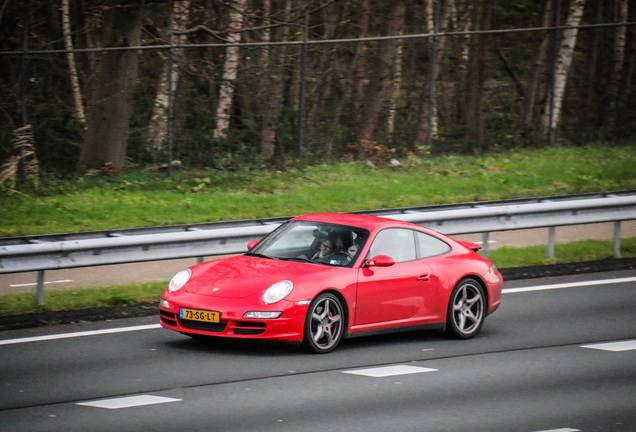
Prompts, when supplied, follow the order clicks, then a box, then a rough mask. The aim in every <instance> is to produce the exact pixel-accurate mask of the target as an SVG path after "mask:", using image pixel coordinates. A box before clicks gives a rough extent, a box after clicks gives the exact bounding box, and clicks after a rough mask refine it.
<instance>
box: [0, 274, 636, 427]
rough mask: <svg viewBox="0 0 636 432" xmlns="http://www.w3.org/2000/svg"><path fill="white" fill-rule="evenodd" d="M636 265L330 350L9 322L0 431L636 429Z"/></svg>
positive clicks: (126, 325)
mask: <svg viewBox="0 0 636 432" xmlns="http://www.w3.org/2000/svg"><path fill="white" fill-rule="evenodd" d="M635 309H636V271H633V270H631V271H622V272H613V273H602V274H594V275H577V276H570V277H559V278H551V279H535V280H531V281H530V280H526V281H514V282H512V283H509V284H507V286H506V291H505V293H504V296H503V305H502V306H501V308H500V309H499V310H498V311H497V312H496V313H495V314H494V315H492V316H490V317H488V318H487V319H486V323H485V325H484V327H483V329H482V332H481V333H480V335H478V337H476V338H475V339H473V340H468V341H455V340H449V339H445V338H444V337H442V336H440V335H438V334H436V333H427V332H410V333H401V334H394V335H384V336H371V337H364V338H357V339H348V340H345V341H343V343H342V344H341V346H340V347H339V348H338V349H337V350H336V351H335V352H333V353H331V354H327V355H312V354H306V353H304V352H302V351H299V350H298V349H296V348H295V347H291V346H287V345H278V344H266V343H258V342H241V341H218V342H214V343H206V344H203V343H199V342H196V341H194V340H191V339H189V338H187V337H185V336H182V335H180V334H176V333H173V332H170V331H168V330H164V329H161V328H159V327H158V325H157V318H156V317H145V318H137V319H127V320H113V321H108V322H100V323H84V324H73V325H66V326H57V327H47V328H37V329H27V330H17V331H5V332H0V431H15V432H18V431H114V430H118V431H150V430H152V431H250V430H252V431H365V432H368V431H382V432H385V431H470V432H479V431H484V432H485V431H488V432H493V431H507V432H517V431H518V432H538V431H559V432H567V431H583V432H591V431H603V432H608V431H625V432H633V431H635V430H636V410H635V409H634V408H636V320H634V310H635Z"/></svg>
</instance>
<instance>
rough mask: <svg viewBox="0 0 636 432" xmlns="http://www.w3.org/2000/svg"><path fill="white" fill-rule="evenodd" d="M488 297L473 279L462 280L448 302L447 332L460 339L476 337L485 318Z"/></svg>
mask: <svg viewBox="0 0 636 432" xmlns="http://www.w3.org/2000/svg"><path fill="white" fill-rule="evenodd" d="M485 306H486V296H485V294H484V289H483V288H482V287H481V284H480V283H479V282H478V281H476V280H475V279H473V278H466V279H463V280H461V281H460V282H459V283H458V284H457V286H456V287H455V288H454V289H453V292H452V294H451V297H450V301H449V302H448V311H447V315H446V316H447V318H446V332H447V334H448V335H449V336H452V337H454V338H458V339H470V338H472V337H473V336H475V335H476V334H477V333H478V332H479V329H481V326H482V325H483V324H484V318H485Z"/></svg>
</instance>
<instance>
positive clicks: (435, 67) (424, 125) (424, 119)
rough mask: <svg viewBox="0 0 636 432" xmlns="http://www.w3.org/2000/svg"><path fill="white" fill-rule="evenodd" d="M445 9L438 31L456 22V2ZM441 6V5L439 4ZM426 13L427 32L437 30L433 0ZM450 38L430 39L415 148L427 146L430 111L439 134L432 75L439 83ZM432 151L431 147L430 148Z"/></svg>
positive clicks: (451, 0)
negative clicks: (429, 60)
mask: <svg viewBox="0 0 636 432" xmlns="http://www.w3.org/2000/svg"><path fill="white" fill-rule="evenodd" d="M445 6H446V7H445V9H444V13H443V15H442V14H440V16H441V22H440V23H438V24H437V32H445V31H447V30H448V25H449V23H450V22H451V21H453V22H456V21H455V19H454V17H453V14H454V13H456V8H455V2H454V0H447V1H446V3H445ZM438 7H441V5H438ZM425 8H426V10H425V13H426V32H427V33H429V34H431V33H433V32H435V31H436V26H435V19H436V18H435V15H436V13H435V11H434V8H433V0H427V2H426V5H425ZM466 31H467V29H466ZM447 39H448V38H445V37H438V38H436V40H435V41H433V39H432V38H429V39H428V42H429V45H430V46H429V48H430V49H429V52H430V58H431V62H430V65H429V68H430V69H429V71H428V76H427V77H426V79H425V82H426V85H424V86H422V87H423V90H422V97H421V98H420V102H421V104H422V105H421V108H420V113H419V120H418V123H417V129H416V131H415V140H414V148H416V149H417V148H418V147H419V148H421V147H424V146H426V144H427V142H428V136H429V112H431V116H430V118H431V121H430V123H431V124H430V127H431V131H430V132H431V135H430V136H431V137H432V138H433V139H436V138H437V136H438V124H439V123H438V113H437V97H435V94H433V90H434V89H432V88H431V75H432V76H433V80H434V83H433V84H435V83H437V80H438V79H439V76H440V71H441V68H440V64H441V63H442V58H443V53H444V46H445V45H446V42H447ZM433 43H435V50H434V51H435V58H434V59H433ZM429 151H430V149H429Z"/></svg>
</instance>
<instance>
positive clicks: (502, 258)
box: [0, 238, 636, 316]
mask: <svg viewBox="0 0 636 432" xmlns="http://www.w3.org/2000/svg"><path fill="white" fill-rule="evenodd" d="M621 253H622V256H623V257H626V258H627V257H636V238H627V239H623V241H622V244H621ZM612 256H613V252H612V244H611V242H610V241H599V240H593V241H582V242H573V243H568V244H557V245H556V248H555V258H553V259H547V258H546V247H545V246H532V247H528V248H500V249H495V250H493V251H491V252H490V259H491V261H493V262H494V263H495V264H497V267H499V268H500V269H503V268H509V267H522V266H529V265H541V264H557V263H569V262H580V261H590V260H597V259H604V258H611V257H612ZM167 284H168V281H165V282H149V283H144V284H134V285H129V286H107V287H94V288H84V289H73V290H60V291H47V292H46V301H45V305H44V306H39V305H37V304H36V302H35V297H34V295H33V294H31V293H23V294H10V295H5V296H0V316H10V315H18V314H25V313H31V312H43V311H60V310H71V309H83V308H91V307H102V306H120V305H132V304H137V303H144V302H157V303H158V302H159V299H160V298H161V295H162V294H163V292H164V290H165V288H166V286H167Z"/></svg>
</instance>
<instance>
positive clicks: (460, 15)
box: [455, 0, 473, 123]
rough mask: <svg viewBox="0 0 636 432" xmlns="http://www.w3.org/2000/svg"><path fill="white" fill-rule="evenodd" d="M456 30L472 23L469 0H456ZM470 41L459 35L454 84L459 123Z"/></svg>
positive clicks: (466, 36)
mask: <svg viewBox="0 0 636 432" xmlns="http://www.w3.org/2000/svg"><path fill="white" fill-rule="evenodd" d="M456 10H457V30H458V31H459V32H462V33H465V32H467V31H469V30H470V29H471V27H472V25H473V23H472V15H473V4H472V2H471V1H470V0H457V4H456ZM470 42H471V36H470V35H464V36H461V37H460V40H459V43H460V44H461V45H460V49H459V52H460V54H459V59H458V61H457V72H458V75H459V76H458V80H457V82H458V84H457V86H456V92H455V100H456V101H457V112H456V116H455V117H456V119H457V121H458V122H460V123H461V121H462V119H463V118H464V106H463V103H462V100H463V95H465V94H466V86H467V83H468V80H467V77H466V76H467V74H468V60H469V59H470Z"/></svg>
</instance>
